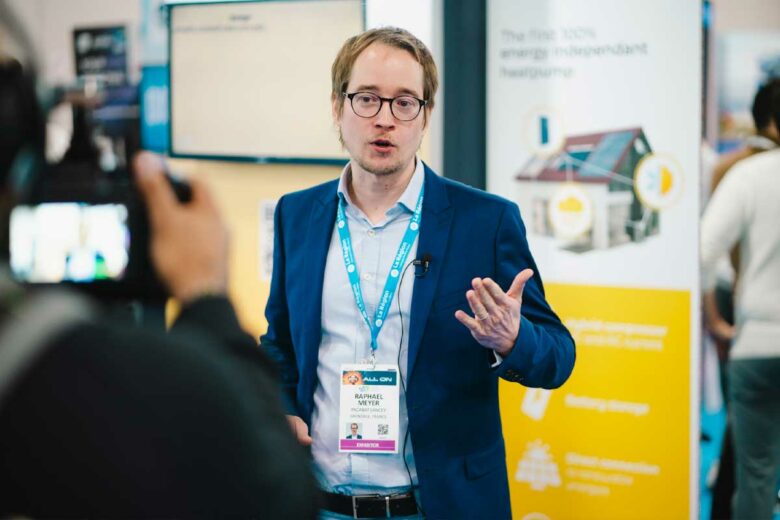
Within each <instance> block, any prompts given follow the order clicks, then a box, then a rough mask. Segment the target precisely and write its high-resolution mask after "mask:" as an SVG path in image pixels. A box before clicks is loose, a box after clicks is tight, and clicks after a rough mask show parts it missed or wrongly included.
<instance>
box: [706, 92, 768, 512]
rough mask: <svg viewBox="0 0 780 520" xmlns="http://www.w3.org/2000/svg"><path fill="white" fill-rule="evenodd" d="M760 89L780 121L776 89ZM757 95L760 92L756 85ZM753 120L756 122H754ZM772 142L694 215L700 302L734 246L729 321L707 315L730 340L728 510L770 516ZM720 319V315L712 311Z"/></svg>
mask: <svg viewBox="0 0 780 520" xmlns="http://www.w3.org/2000/svg"><path fill="white" fill-rule="evenodd" d="M773 85H774V84H770V87H769V88H768V90H767V91H766V95H767V98H766V101H767V106H768V112H769V113H770V114H771V121H772V123H773V126H774V128H775V133H776V129H777V127H778V126H780V88H777V86H773ZM759 94H761V91H760V92H759ZM757 124H759V121H757ZM778 200H780V149H772V150H769V151H765V152H763V153H760V154H755V155H753V156H751V157H748V158H744V159H742V160H740V161H739V162H737V163H736V164H735V165H734V166H733V167H732V168H730V169H729V171H728V173H727V174H726V175H725V176H724V177H723V180H722V181H721V182H720V183H719V184H718V186H717V189H716V190H715V193H714V194H713V196H712V199H711V200H710V202H709V204H708V206H707V208H706V210H705V212H704V216H703V219H702V228H701V256H702V258H701V261H702V275H703V290H704V293H705V301H709V302H713V301H714V291H715V286H716V264H717V262H718V260H719V259H720V258H721V257H723V256H724V255H725V254H727V253H728V252H729V251H730V250H731V249H732V248H733V247H734V246H736V245H738V247H739V265H738V272H737V277H736V279H737V283H736V285H735V299H734V301H735V305H734V310H735V312H734V315H735V324H734V325H733V326H732V325H729V324H728V323H726V322H725V320H723V322H722V323H718V322H717V321H714V320H718V319H719V317H718V316H717V315H715V316H713V314H714V313H716V312H717V310H716V309H715V310H714V311H713V309H712V307H713V306H712V305H706V306H705V310H706V311H708V314H709V315H708V316H707V318H708V320H709V321H710V327H714V328H715V330H716V335H718V336H720V337H721V338H723V339H725V340H730V341H732V347H731V351H730V353H729V362H728V382H729V384H728V408H729V416H730V425H731V429H732V435H733V441H734V454H735V460H736V492H735V494H734V499H733V517H734V518H739V519H742V518H745V519H747V518H750V519H770V518H772V510H773V507H774V504H775V501H776V498H775V489H776V482H777V476H778V473H780V268H779V266H780V226H778V222H780V205H778V203H777V201H778ZM720 319H721V320H722V317H721V318H720Z"/></svg>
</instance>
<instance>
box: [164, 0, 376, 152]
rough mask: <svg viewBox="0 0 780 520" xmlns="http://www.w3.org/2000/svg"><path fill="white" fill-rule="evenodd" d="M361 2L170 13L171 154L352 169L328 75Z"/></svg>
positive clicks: (358, 22) (184, 8) (225, 6)
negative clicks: (340, 136) (345, 164)
mask: <svg viewBox="0 0 780 520" xmlns="http://www.w3.org/2000/svg"><path fill="white" fill-rule="evenodd" d="M363 27H364V17H363V3H362V2H361V1H360V0H309V1H260V2H222V3H209V4H203V3H198V4H178V5H177V4H173V5H171V6H170V16H169V29H170V46H169V49H170V51H169V52H170V55H169V60H170V61H169V63H170V103H169V106H170V111H171V113H170V121H171V125H170V132H171V155H173V156H178V157H210V158H220V159H235V160H254V161H258V162H265V161H293V162H325V163H335V162H339V163H342V162H345V161H346V160H347V155H346V152H345V151H344V150H343V149H342V147H341V144H340V143H339V139H338V131H337V129H336V127H335V126H334V123H333V120H332V117H331V103H330V92H331V83H330V68H331V65H332V63H333V60H334V59H335V57H336V54H337V53H338V50H339V49H340V48H341V46H342V45H343V43H344V41H345V40H346V39H347V38H349V37H351V36H354V35H356V34H358V33H360V32H362V31H363Z"/></svg>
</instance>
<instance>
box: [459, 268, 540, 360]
mask: <svg viewBox="0 0 780 520" xmlns="http://www.w3.org/2000/svg"><path fill="white" fill-rule="evenodd" d="M533 275H534V272H533V271H532V270H531V269H524V270H523V271H521V272H520V273H519V274H518V275H517V276H515V279H514V280H513V281H512V285H511V286H510V287H509V290H508V291H507V292H506V293H505V292H504V291H502V290H501V287H499V285H498V284H497V283H496V282H494V281H493V280H491V279H490V278H474V279H473V280H472V281H471V286H472V287H473V289H471V290H469V291H468V292H466V299H467V300H468V302H469V306H470V307H471V310H472V312H473V313H474V317H471V316H469V315H468V314H466V313H465V312H463V311H461V310H459V311H456V312H455V318H456V319H457V320H458V321H459V322H461V323H462V324H463V325H465V326H466V327H468V329H469V330H470V331H471V335H472V336H473V337H474V339H476V340H477V342H478V343H479V344H480V345H482V346H483V347H485V348H489V349H491V350H494V351H496V352H497V353H498V354H500V355H501V356H507V355H508V354H509V353H510V352H511V351H512V348H513V347H514V346H515V341H517V335H518V334H519V333H520V307H521V306H522V303H523V289H525V284H526V282H527V281H528V280H530V279H531V277H532V276H533Z"/></svg>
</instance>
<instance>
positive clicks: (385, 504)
mask: <svg viewBox="0 0 780 520" xmlns="http://www.w3.org/2000/svg"><path fill="white" fill-rule="evenodd" d="M323 495H324V497H325V506H324V509H327V510H328V511H332V512H333V513H339V514H341V515H347V516H351V517H352V518H392V517H394V516H411V515H416V514H417V513H418V510H417V500H415V498H414V493H413V492H411V491H407V492H406V493H396V494H393V495H355V496H351V495H339V494H336V493H323Z"/></svg>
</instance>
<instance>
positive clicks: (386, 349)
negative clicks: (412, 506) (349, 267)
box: [310, 160, 425, 495]
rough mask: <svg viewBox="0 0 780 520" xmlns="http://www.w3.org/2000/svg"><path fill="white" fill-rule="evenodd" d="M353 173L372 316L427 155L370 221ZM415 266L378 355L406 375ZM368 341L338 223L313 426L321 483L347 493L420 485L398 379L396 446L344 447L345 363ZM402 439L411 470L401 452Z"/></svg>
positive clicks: (364, 353)
mask: <svg viewBox="0 0 780 520" xmlns="http://www.w3.org/2000/svg"><path fill="white" fill-rule="evenodd" d="M350 175H351V169H350V165H349V164H348V165H347V166H346V167H345V168H344V170H343V171H342V173H341V180H340V182H339V187H338V193H339V196H343V197H344V199H345V201H346V203H347V206H346V208H345V213H346V217H347V224H348V225H349V232H350V234H351V236H352V242H353V249H354V253H355V259H356V261H357V267H358V273H359V275H360V283H361V288H362V290H363V299H364V300H365V304H366V311H367V313H368V315H369V316H371V317H373V316H374V314H375V313H376V307H377V303H378V301H379V297H380V294H381V292H382V289H383V287H384V284H385V281H386V280H387V275H388V272H389V270H390V265H391V264H392V262H393V258H394V256H395V254H396V252H397V250H398V246H399V244H400V243H401V239H402V237H403V235H404V232H405V231H406V227H407V226H408V224H409V220H410V219H411V217H412V213H413V212H414V207H415V205H416V203H417V197H418V196H419V194H420V189H421V188H422V185H423V180H424V177H425V172H424V169H423V163H422V161H420V160H417V161H416V168H415V170H414V173H413V175H412V179H411V181H410V182H409V185H408V186H407V187H406V190H405V191H404V193H403V194H402V195H401V197H400V198H399V199H398V202H397V203H396V204H395V205H394V206H393V207H392V208H390V209H389V210H388V211H387V212H386V213H385V217H386V218H385V219H384V220H382V221H381V222H378V223H377V224H372V223H371V222H370V221H369V219H368V218H367V217H366V215H365V214H364V213H363V212H362V211H361V210H360V209H358V208H357V206H355V205H354V204H353V203H352V201H351V200H350V198H349V193H348V190H347V181H348V179H349V177H350ZM415 258H417V241H416V240H415V242H414V244H413V246H412V249H411V251H410V252H409V256H408V260H407V265H408V264H409V263H410V262H411V261H412V260H414V259H415ZM404 267H406V266H404ZM414 271H415V269H414V266H411V267H409V268H408V269H406V270H405V272H404V276H403V278H402V280H401V282H400V283H399V287H398V290H397V291H396V294H395V295H394V297H393V304H392V307H391V309H390V312H389V313H388V315H387V319H386V320H385V324H384V326H383V327H382V330H381V332H380V334H379V338H378V341H377V343H378V348H377V351H376V361H377V363H392V364H396V365H400V369H401V374H402V376H403V377H404V380H405V377H406V373H407V351H408V347H409V313H410V308H411V302H412V289H413V287H414ZM399 303H400V309H401V312H400V313H399V310H398V309H399ZM402 331H403V333H402ZM370 343H371V333H370V331H369V329H368V326H367V325H366V323H365V322H364V321H363V318H362V317H361V315H360V313H359V311H358V309H357V305H356V304H355V299H354V297H353V295H352V291H351V289H350V284H349V279H348V277H347V273H346V269H345V267H344V260H343V258H342V253H341V247H340V244H339V234H338V231H337V230H336V228H335V226H334V229H333V234H332V236H331V241H330V248H329V250H328V257H327V262H326V266H325V279H324V283H323V286H322V340H321V342H320V348H319V359H318V364H317V380H318V382H317V388H316V390H315V392H314V413H313V414H312V421H311V432H310V433H311V437H312V440H313V443H312V447H311V450H312V455H313V457H314V462H315V464H316V471H317V474H318V478H319V480H320V485H321V486H322V489H324V490H325V491H331V492H334V493H343V494H347V495H360V494H369V493H382V494H390V493H395V492H398V491H404V490H408V489H409V488H410V487H413V486H416V485H417V473H416V470H415V464H414V457H413V455H412V442H411V438H407V437H406V435H407V427H408V417H407V413H406V394H405V392H404V387H403V385H401V387H400V400H401V402H400V406H399V408H400V432H399V453H397V454H376V453H371V454H362V453H339V449H338V446H339V444H338V441H339V433H340V428H341V427H342V425H340V424H339V390H340V388H341V384H340V381H341V379H340V369H341V365H342V364H345V363H360V362H362V361H363V360H365V359H367V358H368V357H369V356H370V354H371V347H370ZM399 349H400V352H399ZM399 361H400V363H399ZM404 439H405V440H406V443H405V444H406V450H405V457H406V463H407V464H408V467H409V472H408V473H407V469H406V466H405V465H404V458H403V457H404V455H403V452H404ZM410 473H411V482H410Z"/></svg>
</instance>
